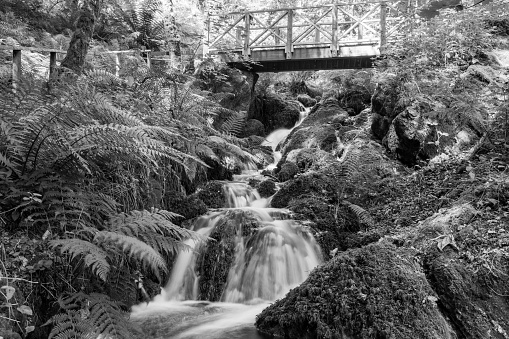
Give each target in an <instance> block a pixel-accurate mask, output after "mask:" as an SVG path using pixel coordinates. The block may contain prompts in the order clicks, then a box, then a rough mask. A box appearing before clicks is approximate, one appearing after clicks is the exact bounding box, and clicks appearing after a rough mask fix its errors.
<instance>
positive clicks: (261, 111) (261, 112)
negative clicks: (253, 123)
mask: <svg viewBox="0 0 509 339" xmlns="http://www.w3.org/2000/svg"><path fill="white" fill-rule="evenodd" d="M299 117H300V105H299V103H298V102H296V101H288V100H284V99H283V98H282V97H281V96H279V95H277V94H275V93H267V94H266V95H264V96H257V97H255V98H254V100H253V101H252V102H251V105H250V106H249V111H248V116H247V118H248V119H256V120H258V121H261V122H262V124H263V126H264V127H265V133H270V132H272V131H274V130H276V129H278V128H292V127H293V126H294V125H295V123H296V122H297V121H298V120H299Z"/></svg>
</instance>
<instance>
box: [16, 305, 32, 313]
mask: <svg viewBox="0 0 509 339" xmlns="http://www.w3.org/2000/svg"><path fill="white" fill-rule="evenodd" d="M17 310H18V311H19V312H20V313H23V314H26V315H33V314H34V312H33V311H32V309H31V308H30V306H27V305H21V306H20V307H18V308H17Z"/></svg>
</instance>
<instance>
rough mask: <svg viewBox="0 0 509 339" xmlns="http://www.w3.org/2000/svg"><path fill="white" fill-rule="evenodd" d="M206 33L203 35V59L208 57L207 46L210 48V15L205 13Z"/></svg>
mask: <svg viewBox="0 0 509 339" xmlns="http://www.w3.org/2000/svg"><path fill="white" fill-rule="evenodd" d="M206 27H207V28H206V29H207V32H206V33H205V32H204V34H203V43H202V45H203V49H202V57H203V59H205V58H207V57H208V56H209V46H210V13H207V25H206Z"/></svg>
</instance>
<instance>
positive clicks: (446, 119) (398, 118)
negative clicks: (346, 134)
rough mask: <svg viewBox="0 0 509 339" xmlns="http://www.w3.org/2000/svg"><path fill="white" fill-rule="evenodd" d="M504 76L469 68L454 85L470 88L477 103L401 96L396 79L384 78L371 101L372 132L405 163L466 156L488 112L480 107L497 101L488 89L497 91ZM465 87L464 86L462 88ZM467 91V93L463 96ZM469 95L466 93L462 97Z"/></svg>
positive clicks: (496, 71) (499, 72)
mask: <svg viewBox="0 0 509 339" xmlns="http://www.w3.org/2000/svg"><path fill="white" fill-rule="evenodd" d="M508 78H509V77H508V74H507V72H505V71H503V70H500V69H494V68H492V67H490V66H484V65H471V66H470V67H469V68H468V69H467V70H466V71H465V72H463V73H462V74H461V75H460V79H459V80H457V84H456V85H457V86H460V87H461V88H463V87H465V86H472V85H473V84H475V86H476V87H477V88H478V89H476V93H477V94H476V95H477V96H478V97H479V98H480V100H478V101H477V103H475V104H473V105H474V107H472V104H470V103H469V101H468V100H464V99H463V98H459V97H458V98H457V97H455V96H454V95H451V97H447V98H437V97H436V96H435V97H433V96H430V95H426V94H416V95H414V96H413V97H409V96H408V95H407V96H406V97H403V96H400V93H399V91H400V90H399V88H398V87H399V86H404V85H403V84H399V85H398V80H397V79H396V78H395V77H394V76H391V75H385V76H384V77H383V78H382V79H380V81H379V82H378V84H377V88H376V90H375V93H374V94H373V97H372V107H371V112H372V114H371V131H372V133H373V135H374V136H375V137H376V138H378V139H380V140H382V143H383V144H384V145H385V146H386V147H387V148H388V150H389V151H391V153H392V154H394V155H395V157H396V158H398V159H399V160H401V161H402V162H403V163H405V164H407V165H414V164H416V163H417V162H418V161H419V160H424V161H428V160H430V159H432V158H434V157H437V156H438V155H440V156H448V155H449V154H455V155H457V156H458V155H460V154H462V153H465V152H466V151H467V150H468V149H469V148H470V147H472V145H473V144H474V143H475V142H476V141H477V140H478V139H479V138H480V137H481V135H483V134H484V133H485V132H486V130H485V127H484V122H483V121H484V120H485V118H486V117H485V116H483V113H481V112H482V111H484V110H486V111H488V110H489V109H490V108H489V107H488V105H487V104H485V103H483V101H484V102H488V101H490V100H499V101H500V102H502V100H503V99H502V98H501V97H499V96H497V94H496V93H494V92H493V90H492V89H491V88H490V87H495V88H496V87H501V86H502V85H501V84H503V83H505V82H506V81H507V80H508ZM466 84H469V85H466ZM468 93H470V92H468ZM466 95H469V94H466Z"/></svg>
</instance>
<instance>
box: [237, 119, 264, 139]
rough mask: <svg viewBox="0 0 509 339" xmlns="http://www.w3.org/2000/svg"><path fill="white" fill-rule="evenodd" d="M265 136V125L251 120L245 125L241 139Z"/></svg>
mask: <svg viewBox="0 0 509 339" xmlns="http://www.w3.org/2000/svg"><path fill="white" fill-rule="evenodd" d="M252 135H253V136H259V137H263V136H265V127H264V126H263V123H262V122H261V121H259V120H256V119H249V120H247V121H246V124H245V125H244V131H243V132H242V133H241V135H240V137H241V138H247V137H249V136H252Z"/></svg>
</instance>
